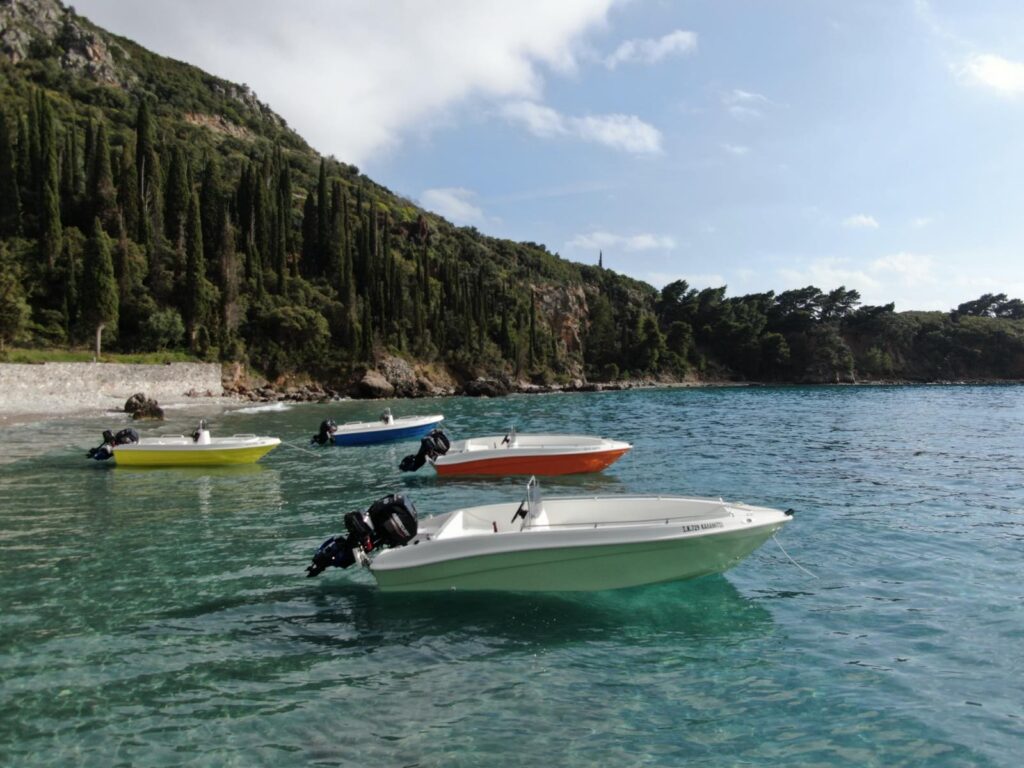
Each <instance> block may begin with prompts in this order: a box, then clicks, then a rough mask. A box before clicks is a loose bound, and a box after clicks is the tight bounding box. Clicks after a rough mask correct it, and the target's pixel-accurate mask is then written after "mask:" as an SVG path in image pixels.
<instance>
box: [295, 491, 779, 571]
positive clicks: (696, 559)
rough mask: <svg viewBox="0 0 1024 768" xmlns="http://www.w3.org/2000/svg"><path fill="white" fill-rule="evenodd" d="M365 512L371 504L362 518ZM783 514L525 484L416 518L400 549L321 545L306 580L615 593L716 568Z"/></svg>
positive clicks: (748, 548) (764, 534) (742, 552)
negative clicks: (521, 489)
mask: <svg viewBox="0 0 1024 768" xmlns="http://www.w3.org/2000/svg"><path fill="white" fill-rule="evenodd" d="M396 498H397V499H398V500H399V501H401V498H400V497H389V499H391V500H392V503H394V502H393V500H394V499H396ZM375 506H376V505H375ZM372 514H373V508H371V511H370V513H368V515H367V519H368V520H369V515H372ZM791 517H792V511H786V512H783V511H781V510H777V509H769V508H767V507H756V506H750V505H747V504H738V503H731V502H726V501H723V500H722V499H696V498H677V497H668V496H605V497H567V498H552V499H541V497H540V493H539V491H538V489H537V485H536V481H535V480H534V479H532V478H531V481H530V484H529V485H528V493H527V500H526V501H524V502H522V503H521V504H517V503H515V502H510V503H504V504H490V505H487V506H481V507H470V508H467V509H459V510H455V511H453V512H449V513H448V514H445V515H441V516H439V517H434V518H428V519H425V520H422V521H419V525H418V529H417V530H416V532H415V535H414V536H412V537H411V538H410V539H409V540H408V543H406V544H404V545H397V546H395V545H393V544H392V545H390V548H380V542H379V540H374V542H372V544H371V548H370V551H369V554H367V552H366V548H365V547H364V546H360V545H359V544H358V542H361V541H364V538H363V537H362V536H357V535H354V534H351V533H350V536H349V537H348V539H345V540H344V541H342V539H340V538H336V539H328V541H326V542H324V545H323V546H321V549H320V551H318V552H317V555H316V556H315V557H314V565H313V566H311V567H310V569H309V575H311V576H315V575H316V574H317V573H319V572H320V571H321V570H323V568H325V567H327V566H328V565H339V566H340V567H347V566H348V565H349V564H352V563H353V562H362V563H363V564H364V565H365V566H367V567H368V568H369V570H370V572H371V573H372V574H373V576H374V578H375V579H376V580H377V584H378V585H379V586H380V588H381V589H383V590H391V591H433V590H452V589H461V590H512V591H590V590H602V589H619V588H623V587H633V586H638V585H641V584H654V583H659V582H667V581H677V580H682V579H691V578H694V577H697V576H703V575H705V574H709V573H718V572H720V571H724V570H726V569H728V568H731V567H732V566H734V565H735V564H736V563H738V562H739V561H741V560H742V559H743V558H744V557H746V556H747V555H749V554H750V553H751V552H753V551H754V550H755V549H757V548H758V547H759V546H760V545H761V544H762V543H764V541H765V540H767V539H768V538H769V537H770V536H772V535H773V534H774V533H775V532H776V531H778V530H779V529H780V528H781V527H782V526H783V525H785V524H786V523H787V522H788V521H789V520H790V519H791ZM379 519H380V518H375V520H379ZM346 525H348V521H347V520H346ZM350 530H351V529H350ZM332 545H333V549H332ZM374 545H376V547H375V546H374ZM346 546H350V547H353V548H352V549H351V550H349V551H347V550H345V547H346ZM384 546H385V547H387V546H389V545H388V544H384ZM322 553H326V554H322ZM317 558H321V559H320V561H319V562H318V560H317Z"/></svg>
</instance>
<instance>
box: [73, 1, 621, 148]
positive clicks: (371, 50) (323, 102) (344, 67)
mask: <svg viewBox="0 0 1024 768" xmlns="http://www.w3.org/2000/svg"><path fill="white" fill-rule="evenodd" d="M612 2H613V0H559V2H556V3H552V2H547V0H519V2H516V3H481V2H477V1H476V0H415V1H413V0H403V1H399V2H388V3H373V2H362V0H308V2H305V3H303V4H302V10H301V13H296V11H295V8H294V7H293V6H292V5H290V4H288V3H280V2H276V1H275V0H222V2H217V3H209V2H207V0H173V1H172V0H151V1H150V2H145V3H128V2H124V0H77V1H76V3H75V5H76V7H77V8H78V11H79V12H80V13H83V14H85V15H87V16H89V17H90V18H92V19H93V20H94V21H96V22H97V23H99V24H101V25H103V26H105V27H107V28H108V29H110V30H111V31H112V32H115V33H117V34H121V35H125V36H127V37H130V38H132V39H134V40H137V41H138V42H139V43H141V44H142V45H145V46H147V47H149V48H152V49H153V50H156V51H158V52H160V53H163V54H165V55H169V56H173V57H174V58H176V59H181V60H184V61H188V62H190V63H193V64H196V65H198V66H200V67H202V68H203V69H206V70H208V71H210V72H212V73H213V74H216V75H219V76H220V77H224V78H226V79H228V80H233V81H236V82H240V83H241V82H245V83H248V84H249V85H251V86H252V87H253V88H254V90H255V91H256V93H257V94H258V95H259V98H260V99H261V100H262V101H264V102H267V103H269V104H271V105H272V107H273V108H274V110H275V111H277V112H279V113H280V114H281V115H283V116H284V117H285V119H286V120H287V121H288V122H289V124H291V125H293V126H294V127H295V128H296V129H297V130H298V131H299V133H300V134H302V135H303V136H304V137H305V138H307V139H308V140H309V141H310V142H311V143H312V144H313V146H314V147H316V148H317V149H318V150H320V151H321V152H324V153H330V154H334V155H336V156H337V157H339V158H340V159H342V160H345V161H348V162H355V163H361V162H365V161H366V160H367V159H368V158H372V157H374V156H375V155H376V154H378V153H380V152H382V151H385V150H387V149H388V148H389V147H393V146H396V145H397V144H399V143H400V142H401V140H402V139H403V137H404V136H406V135H407V134H408V133H409V132H410V131H412V130H414V129H417V130H422V128H423V126H424V124H430V123H431V122H432V121H435V120H437V119H438V118H439V117H441V116H443V115H444V114H445V111H446V110H449V109H450V108H451V107H453V106H455V105H457V104H459V103H462V102H465V101H466V100H468V99H470V98H474V97H477V98H485V99H493V100H508V99H524V98H527V99H536V98H538V97H539V96H540V94H541V91H542V87H543V80H544V74H545V72H544V70H545V68H547V69H551V70H556V71H559V72H571V71H573V70H574V69H575V68H576V64H577V56H578V53H579V52H580V51H581V49H582V46H583V43H584V38H585V36H586V35H587V34H588V33H589V32H591V31H593V30H594V29H597V28H601V27H603V26H604V25H605V24H606V21H607V14H608V9H609V8H610V7H611V5H612ZM196 19H202V23H201V24H197V23H196Z"/></svg>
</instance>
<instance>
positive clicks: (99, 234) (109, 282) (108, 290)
mask: <svg viewBox="0 0 1024 768" xmlns="http://www.w3.org/2000/svg"><path fill="white" fill-rule="evenodd" d="M117 312H118V295H117V280H116V279H115V278H114V263H113V261H112V260H111V257H110V241H109V239H108V238H107V235H106V233H105V232H104V231H103V225H102V224H100V220H99V219H98V218H97V219H94V221H93V229H92V236H91V237H90V238H89V242H88V245H87V247H86V250H85V261H84V263H83V266H82V294H81V308H80V312H79V314H80V317H81V323H82V325H83V327H84V329H86V330H87V331H94V330H95V329H96V328H97V327H98V326H99V325H101V324H103V325H106V326H107V328H108V329H109V330H110V331H113V332H116V330H117Z"/></svg>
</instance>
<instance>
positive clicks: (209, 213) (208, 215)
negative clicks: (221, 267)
mask: <svg viewBox="0 0 1024 768" xmlns="http://www.w3.org/2000/svg"><path fill="white" fill-rule="evenodd" d="M223 196H224V193H223V191H222V189H221V178H220V164H219V163H218V162H217V156H216V155H215V154H211V155H210V156H208V157H207V158H206V165H205V166H203V178H202V181H201V182H200V184H199V213H200V215H201V216H202V219H203V253H205V254H208V255H212V254H214V253H216V251H217V242H218V239H219V237H220V229H219V227H220V210H221V207H222V205H223V204H224V203H223V199H222V198H223ZM213 266H216V265H215V264H213ZM214 271H215V270H214Z"/></svg>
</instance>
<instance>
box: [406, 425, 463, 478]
mask: <svg viewBox="0 0 1024 768" xmlns="http://www.w3.org/2000/svg"><path fill="white" fill-rule="evenodd" d="M451 447H452V441H451V440H449V439H448V435H446V434H445V433H444V432H442V431H441V430H440V429H435V430H434V431H433V432H431V433H430V434H429V435H427V436H426V437H424V438H423V439H422V440H420V450H419V452H418V453H413V454H409V455H408V456H406V457H405V458H404V459H402V463H401V464H399V465H398V468H399V469H400V470H402V471H403V472H415V471H416V470H417V469H419V468H420V467H422V466H423V465H424V464H426V463H427V459H436V458H437V457H438V456H444V455H445V454H446V453H448V449H449V448H451Z"/></svg>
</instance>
